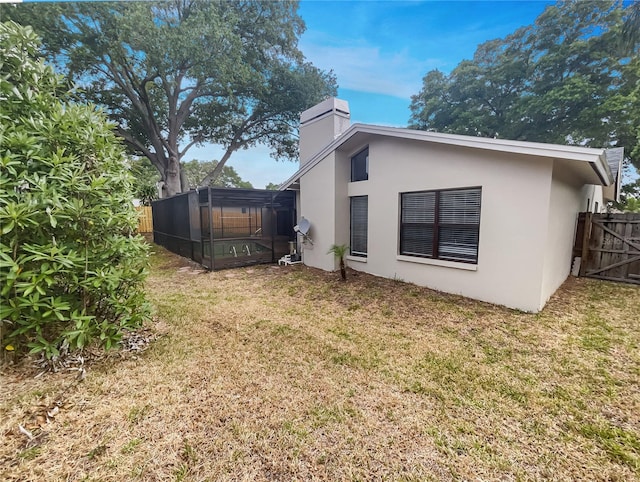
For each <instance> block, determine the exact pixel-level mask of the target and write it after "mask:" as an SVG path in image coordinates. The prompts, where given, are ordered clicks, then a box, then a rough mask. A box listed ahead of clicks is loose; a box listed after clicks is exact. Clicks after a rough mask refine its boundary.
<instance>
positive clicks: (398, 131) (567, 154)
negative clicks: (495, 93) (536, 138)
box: [279, 124, 614, 190]
mask: <svg viewBox="0 0 640 482" xmlns="http://www.w3.org/2000/svg"><path fill="white" fill-rule="evenodd" d="M357 133H364V134H372V135H380V136H387V137H396V138H401V139H412V140H417V141H425V142H433V143H436V144H445V145H452V146H457V147H469V148H472V149H484V150H491V151H498V152H510V153H513V154H523V155H530V156H536V157H548V158H552V159H566V160H570V161H582V162H588V163H590V164H591V165H592V166H593V169H594V170H595V171H596V173H597V174H598V177H599V178H600V179H601V180H602V183H603V185H609V184H611V183H613V182H614V180H613V176H612V174H611V170H610V169H609V165H608V164H607V161H606V155H605V150H604V149H593V148H589V147H577V146H566V145H562V144H545V143H541V142H526V141H512V140H508V139H490V138H486V137H474V136H462V135H457V134H442V133H439V132H429V131H419V130H415V129H403V128H399V127H385V126H377V125H372V124H353V125H352V126H351V127H349V129H347V130H346V131H345V132H343V133H342V134H341V135H340V136H339V137H337V138H336V139H335V140H334V141H333V142H331V143H330V144H328V145H327V146H326V147H325V148H324V149H322V150H321V151H320V152H318V153H317V154H316V155H314V156H313V157H312V158H311V159H310V160H309V162H307V164H305V165H304V166H303V167H302V169H300V170H299V171H298V172H296V173H295V174H294V175H293V176H291V177H290V178H289V179H287V180H286V181H285V182H283V183H282V184H281V185H280V187H279V189H280V190H285V189H287V187H289V185H291V184H292V183H293V182H295V181H296V180H297V179H299V178H300V177H301V176H303V175H304V174H306V173H307V172H309V171H310V170H311V169H312V168H313V167H314V166H315V165H316V164H318V162H320V161H321V160H322V159H324V158H325V157H326V156H327V154H329V153H330V152H331V151H333V150H334V149H337V148H338V147H340V145H342V144H343V143H344V142H346V141H347V140H349V139H350V138H351V137H352V136H354V135H355V134H357Z"/></svg>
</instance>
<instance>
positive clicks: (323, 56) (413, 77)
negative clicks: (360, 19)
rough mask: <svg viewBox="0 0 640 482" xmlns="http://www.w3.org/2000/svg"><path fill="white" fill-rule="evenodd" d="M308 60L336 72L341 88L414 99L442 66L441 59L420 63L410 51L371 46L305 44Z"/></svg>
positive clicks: (302, 47) (303, 42) (430, 59)
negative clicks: (428, 77)
mask: <svg viewBox="0 0 640 482" xmlns="http://www.w3.org/2000/svg"><path fill="white" fill-rule="evenodd" d="M300 47H301V50H302V51H303V52H304V54H305V56H306V57H307V59H308V60H310V61H311V62H312V63H313V64H314V65H315V66H317V67H319V68H321V69H323V70H333V71H334V73H335V74H336V76H337V78H338V84H339V85H340V87H341V88H345V89H352V90H358V91H361V92H370V93H375V94H386V95H393V96H396V97H402V98H406V99H408V98H410V97H411V96H412V95H414V94H416V93H417V92H418V91H419V90H420V88H421V87H422V77H423V76H424V75H425V73H426V72H427V71H429V70H431V69H434V68H438V67H441V66H442V65H443V62H442V61H441V60H439V59H434V58H428V59H422V60H418V59H415V58H413V57H411V56H410V55H409V54H408V53H407V51H406V50H401V51H398V52H385V51H383V50H382V49H381V48H380V47H375V46H371V45H345V46H330V45H328V43H325V44H323V43H322V42H313V41H307V40H305V41H302V42H301V45H300Z"/></svg>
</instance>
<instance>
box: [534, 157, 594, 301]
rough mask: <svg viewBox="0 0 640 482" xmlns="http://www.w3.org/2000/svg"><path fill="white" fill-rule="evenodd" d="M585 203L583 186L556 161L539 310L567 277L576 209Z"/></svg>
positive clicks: (573, 238)
mask: <svg viewBox="0 0 640 482" xmlns="http://www.w3.org/2000/svg"><path fill="white" fill-rule="evenodd" d="M584 205H586V200H585V199H583V190H582V185H581V184H580V183H579V182H576V181H575V177H574V176H572V174H571V172H569V171H568V170H567V169H566V168H564V167H563V166H562V165H560V164H559V163H556V164H555V165H554V168H553V174H552V180H551V192H550V196H549V208H548V223H547V233H546V236H547V240H546V243H545V258H544V272H543V277H542V289H541V292H540V309H542V307H543V306H544V305H545V303H546V302H547V301H548V300H549V298H550V297H551V295H552V294H553V293H554V292H555V291H556V290H557V289H558V288H559V287H560V285H561V284H562V283H563V282H564V281H565V280H566V279H567V276H569V273H570V271H571V262H572V258H571V251H572V249H573V243H574V240H575V233H576V223H577V220H578V212H579V211H581V210H582V209H581V207H583V209H584Z"/></svg>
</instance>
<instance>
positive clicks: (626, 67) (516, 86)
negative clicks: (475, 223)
mask: <svg viewBox="0 0 640 482" xmlns="http://www.w3.org/2000/svg"><path fill="white" fill-rule="evenodd" d="M639 5H640V4H635V5H634V4H632V5H630V6H628V7H627V8H624V7H623V6H622V5H621V4H620V3H619V2H614V1H609V0H601V1H597V2H592V1H567V2H559V3H558V4H556V5H552V6H549V7H547V8H546V9H545V10H544V12H543V13H542V14H541V15H540V16H539V17H538V18H537V19H536V20H535V23H534V24H533V25H529V26H526V27H522V28H520V29H519V30H517V31H515V32H514V33H513V34H511V35H509V36H507V37H506V38H504V39H497V40H492V41H489V42H486V43H484V44H482V45H480V46H479V47H478V49H477V50H476V53H475V55H474V57H473V59H472V60H465V61H463V62H461V63H460V64H459V65H458V66H457V67H456V68H455V69H454V70H453V71H452V72H451V73H450V74H449V75H445V74H443V73H442V72H439V71H437V70H435V71H431V72H429V73H427V74H426V76H425V77H424V79H423V87H422V90H421V91H420V92H419V93H418V94H417V95H415V96H413V98H412V104H411V111H412V116H411V119H410V123H411V125H412V127H415V128H418V129H424V130H435V131H440V132H451V133H456V134H468V135H477V136H484V137H498V138H506V139H516V140H527V141H538V142H551V143H560V144H566V143H570V144H576V145H586V146H592V147H604V146H623V147H624V148H625V153H626V155H627V156H629V157H627V161H631V162H632V163H633V164H634V165H635V166H636V167H637V168H640V128H639V127H638V126H640V58H639V43H638V42H639V41H640V37H639V35H638V31H637V29H638V27H639V23H638V18H640V16H639V12H640V7H639Z"/></svg>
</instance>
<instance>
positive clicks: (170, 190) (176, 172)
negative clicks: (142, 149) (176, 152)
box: [163, 156, 182, 197]
mask: <svg viewBox="0 0 640 482" xmlns="http://www.w3.org/2000/svg"><path fill="white" fill-rule="evenodd" d="M181 192H182V183H181V182H180V162H179V161H178V160H177V158H176V157H173V156H171V157H170V158H169V162H168V166H167V168H166V169H165V170H164V187H163V193H164V196H163V197H171V196H175V195H176V194H179V193H181Z"/></svg>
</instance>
